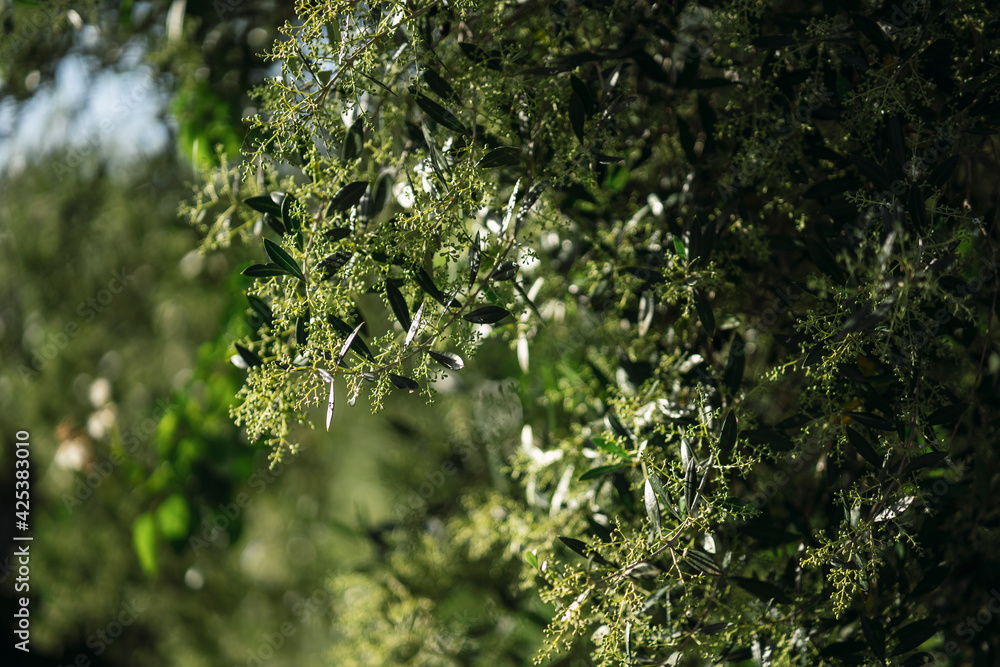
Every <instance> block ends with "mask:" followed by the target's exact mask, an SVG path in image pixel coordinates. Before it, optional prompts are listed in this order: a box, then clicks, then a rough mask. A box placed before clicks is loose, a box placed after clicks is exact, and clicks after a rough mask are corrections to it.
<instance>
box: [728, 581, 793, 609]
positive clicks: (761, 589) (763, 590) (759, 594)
mask: <svg viewBox="0 0 1000 667" xmlns="http://www.w3.org/2000/svg"><path fill="white" fill-rule="evenodd" d="M730 579H731V580H732V581H733V582H735V583H736V585H737V586H739V587H740V588H742V589H743V590H745V591H746V592H747V593H750V595H753V596H754V597H756V598H757V599H759V600H763V601H764V602H768V601H769V600H774V601H775V603H777V604H791V603H792V600H791V598H789V597H788V595H786V594H785V592H784V591H783V590H781V589H780V588H778V587H777V586H775V585H774V584H769V583H767V582H766V581H761V580H759V579H750V578H748V577H730Z"/></svg>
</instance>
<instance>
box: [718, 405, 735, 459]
mask: <svg viewBox="0 0 1000 667" xmlns="http://www.w3.org/2000/svg"><path fill="white" fill-rule="evenodd" d="M737 428H738V424H737V422H736V415H735V414H734V413H733V411H732V410H730V411H729V414H727V415H726V421H725V422H723V424H722V435H721V436H720V438H719V460H720V461H722V462H726V461H727V460H728V458H729V454H730V452H732V451H733V448H734V447H735V446H736V434H737Z"/></svg>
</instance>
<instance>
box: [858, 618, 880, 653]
mask: <svg viewBox="0 0 1000 667" xmlns="http://www.w3.org/2000/svg"><path fill="white" fill-rule="evenodd" d="M861 631H862V632H863V633H864V635H865V639H867V640H868V645H869V646H871V647H872V650H873V651H875V655H876V656H877V657H878V659H879V661H880V662H882V663H883V664H885V630H883V629H882V624H881V623H879V622H878V620H876V619H874V618H870V619H869V618H864V617H862V618H861Z"/></svg>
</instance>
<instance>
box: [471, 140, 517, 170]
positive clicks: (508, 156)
mask: <svg viewBox="0 0 1000 667" xmlns="http://www.w3.org/2000/svg"><path fill="white" fill-rule="evenodd" d="M520 161H521V149H520V148H515V147H513V146H501V147H500V148H494V149H493V150H491V151H490V152H489V153H487V154H486V155H484V156H483V159H481V160H480V161H479V162H478V163H477V164H476V166H477V167H479V168H480V169H493V168H495V167H506V166H508V165H511V164H517V163H519V162H520Z"/></svg>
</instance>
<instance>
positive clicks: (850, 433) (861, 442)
mask: <svg viewBox="0 0 1000 667" xmlns="http://www.w3.org/2000/svg"><path fill="white" fill-rule="evenodd" d="M845 431H846V432H847V441H848V442H849V443H851V447H853V448H854V449H855V451H857V452H858V454H861V456H862V457H864V459H865V460H866V461H868V463H871V464H872V465H873V466H875V468H881V467H882V457H881V456H879V455H878V452H876V451H875V448H874V447H872V444H871V443H870V442H868V439H867V438H865V436H863V435H861V434H860V433H858V432H857V431H855V430H854V429H853V428H851V427H850V426H848V427H847V428H846V429H845Z"/></svg>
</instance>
